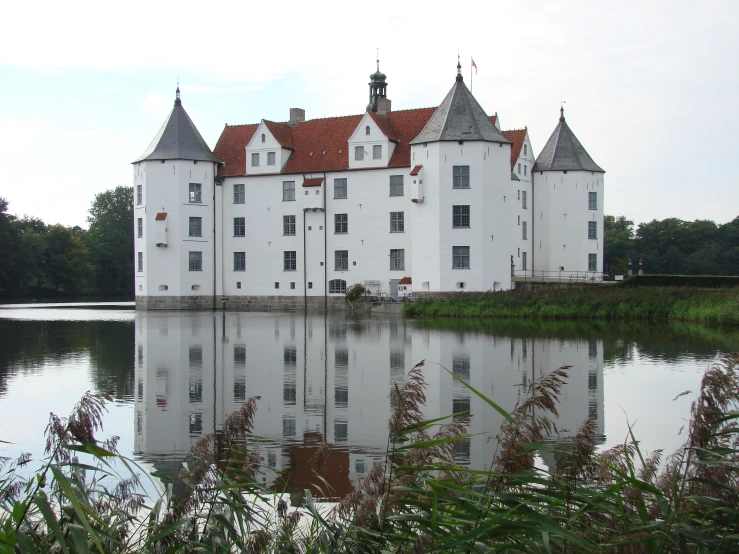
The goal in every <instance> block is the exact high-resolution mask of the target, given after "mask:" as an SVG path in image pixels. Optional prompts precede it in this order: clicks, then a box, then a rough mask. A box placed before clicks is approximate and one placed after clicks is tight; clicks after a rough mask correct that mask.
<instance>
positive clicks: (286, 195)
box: [282, 181, 295, 202]
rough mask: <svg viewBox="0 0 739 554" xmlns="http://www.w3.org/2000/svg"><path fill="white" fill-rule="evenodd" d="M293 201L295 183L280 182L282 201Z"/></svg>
mask: <svg viewBox="0 0 739 554" xmlns="http://www.w3.org/2000/svg"><path fill="white" fill-rule="evenodd" d="M289 200H295V181H282V201H283V202H287V201H289Z"/></svg>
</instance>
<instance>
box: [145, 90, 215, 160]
mask: <svg viewBox="0 0 739 554" xmlns="http://www.w3.org/2000/svg"><path fill="white" fill-rule="evenodd" d="M145 160H197V161H205V162H220V161H221V160H220V158H218V157H217V156H216V155H215V154H213V152H212V151H211V149H210V148H209V147H208V145H207V144H206V142H205V140H203V137H202V136H200V133H199V132H198V130H197V128H196V127H195V124H194V123H193V122H192V120H191V119H190V116H188V115H187V112H186V111H185V108H183V107H182V102H181V101H180V89H179V88H178V89H177V99H176V100H175V101H174V108H172V112H171V113H170V114H169V116H168V117H167V120H166V121H165V122H164V125H162V128H161V129H159V132H158V133H157V135H156V136H155V137H154V140H152V141H151V144H150V145H149V147H148V148H147V149H146V150H145V151H144V153H143V154H141V156H139V157H138V158H137V159H136V160H135V161H134V162H133V163H136V162H143V161H145Z"/></svg>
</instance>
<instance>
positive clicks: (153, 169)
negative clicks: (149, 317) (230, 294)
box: [133, 87, 220, 309]
mask: <svg viewBox="0 0 739 554" xmlns="http://www.w3.org/2000/svg"><path fill="white" fill-rule="evenodd" d="M219 163H220V161H219V160H218V158H217V157H216V156H215V155H214V154H213V152H212V151H211V149H210V148H209V147H208V145H207V144H206V143H205V141H204V140H203V137H202V136H201V135H200V133H199V132H198V130H197V128H196V127H195V124H194V123H193V122H192V120H191V119H190V117H189V116H188V115H187V112H185V109H184V108H183V107H182V101H181V99H180V89H179V87H177V93H176V97H175V101H174V107H173V108H172V111H171V113H170V114H169V116H168V117H167V119H166V121H165V122H164V125H162V127H161V129H160V130H159V132H158V133H157V135H156V136H155V137H154V140H152V142H151V144H150V145H149V147H148V148H147V149H146V150H145V151H144V153H143V154H142V155H141V156H139V157H138V158H137V159H136V160H135V161H134V162H133V170H134V237H135V238H134V252H135V253H134V256H135V260H134V263H135V271H136V279H135V282H136V288H135V291H136V307H137V308H141V309H184V308H191V309H192V308H210V307H212V306H213V304H214V299H215V294H216V291H217V286H216V283H215V277H216V270H215V266H216V265H215V264H216V260H215V255H216V252H215V244H216V238H217V237H216V230H215V225H214V222H215V216H216V214H215V206H216V205H217V203H216V201H217V199H216V187H215V182H216V181H215V179H216V174H217V171H218V165H219ZM219 232H220V231H219ZM218 273H220V272H218Z"/></svg>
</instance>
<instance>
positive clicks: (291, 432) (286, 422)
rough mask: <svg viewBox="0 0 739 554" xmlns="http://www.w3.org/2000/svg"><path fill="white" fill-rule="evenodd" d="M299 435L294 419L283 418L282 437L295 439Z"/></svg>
mask: <svg viewBox="0 0 739 554" xmlns="http://www.w3.org/2000/svg"><path fill="white" fill-rule="evenodd" d="M296 433H297V426H296V425H295V418H294V417H283V418H282V436H283V437H294V436H295V435H296Z"/></svg>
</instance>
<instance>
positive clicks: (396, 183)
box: [390, 175, 403, 196]
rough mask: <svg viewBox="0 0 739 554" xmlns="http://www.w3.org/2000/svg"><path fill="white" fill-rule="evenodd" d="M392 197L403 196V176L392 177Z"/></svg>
mask: <svg viewBox="0 0 739 554" xmlns="http://www.w3.org/2000/svg"><path fill="white" fill-rule="evenodd" d="M390 196H403V176H402V175H390Z"/></svg>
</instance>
